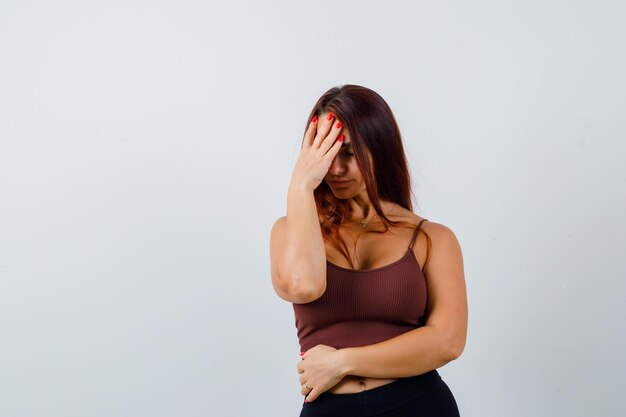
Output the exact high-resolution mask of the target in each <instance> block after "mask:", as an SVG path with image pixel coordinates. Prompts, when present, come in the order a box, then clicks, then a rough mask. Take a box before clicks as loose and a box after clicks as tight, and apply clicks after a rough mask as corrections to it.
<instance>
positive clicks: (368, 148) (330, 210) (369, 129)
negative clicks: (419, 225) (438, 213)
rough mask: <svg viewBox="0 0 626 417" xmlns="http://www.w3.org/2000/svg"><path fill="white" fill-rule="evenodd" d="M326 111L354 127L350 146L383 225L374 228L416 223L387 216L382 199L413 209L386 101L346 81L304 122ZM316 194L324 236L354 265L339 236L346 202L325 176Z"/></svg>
mask: <svg viewBox="0 0 626 417" xmlns="http://www.w3.org/2000/svg"><path fill="white" fill-rule="evenodd" d="M325 112H332V113H333V114H334V115H335V117H336V118H337V119H338V120H339V121H341V123H342V124H343V125H344V127H345V128H346V129H347V130H348V131H349V132H350V135H351V136H350V137H351V142H352V150H353V151H354V156H355V158H356V161H357V166H358V167H359V170H360V171H361V175H362V176H363V180H364V182H365V186H366V190H367V195H368V197H369V199H370V201H371V202H372V205H373V207H374V210H375V211H376V214H377V215H378V217H379V218H380V220H381V221H382V223H383V225H384V226H385V230H384V231H382V232H373V233H385V232H386V231H387V230H389V226H390V225H394V226H400V227H411V228H414V227H415V225H414V224H412V223H409V222H405V221H394V220H391V219H389V218H387V217H386V216H385V214H384V213H383V210H382V208H381V206H380V199H383V200H386V201H391V202H393V203H396V204H397V205H399V206H402V207H404V208H405V209H407V210H410V211H412V210H413V205H412V202H411V196H412V191H411V177H410V175H409V169H408V164H407V160H406V156H405V153H404V147H403V146H402V137H401V135H400V129H399V128H398V124H397V122H396V119H395V117H394V116H393V113H392V112H391V108H389V105H388V104H387V102H385V100H384V99H383V98H382V97H381V96H380V95H379V94H378V93H376V92H375V91H372V90H370V89H369V88H365V87H362V86H359V85H351V84H347V85H343V86H339V87H333V88H331V89H330V90H328V91H327V92H326V93H324V94H323V95H322V96H321V97H320V99H319V100H318V101H317V103H316V104H315V106H314V107H313V110H312V111H311V114H310V115H309V119H308V120H307V124H306V126H307V127H308V126H309V123H310V122H311V120H312V119H313V116H318V117H319V116H320V115H321V114H322V113H325ZM370 158H371V159H370ZM313 195H314V197H315V204H316V206H317V212H318V215H319V219H320V226H321V228H322V236H323V238H324V239H325V240H328V241H330V242H331V244H332V245H333V246H334V247H335V248H337V250H339V251H340V252H341V253H342V254H343V255H344V256H345V257H346V259H348V262H349V263H350V265H351V267H354V264H353V262H352V259H350V256H349V254H348V251H347V247H346V244H345V242H344V241H343V239H341V237H340V236H339V227H340V226H341V224H342V223H343V221H344V220H345V218H346V216H347V215H348V213H349V206H348V203H347V201H345V200H341V199H338V198H336V197H335V196H334V194H333V192H332V191H331V189H330V187H329V186H328V184H327V183H326V182H325V181H322V182H321V183H320V185H319V186H318V187H317V188H316V189H315V191H314V193H313ZM426 237H427V240H428V246H430V238H429V237H428V235H427V234H426ZM427 252H428V251H427ZM427 260H428V253H427Z"/></svg>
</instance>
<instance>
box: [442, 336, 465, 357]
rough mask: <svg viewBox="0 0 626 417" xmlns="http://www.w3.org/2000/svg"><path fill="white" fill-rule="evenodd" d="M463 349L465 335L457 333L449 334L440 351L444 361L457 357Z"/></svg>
mask: <svg viewBox="0 0 626 417" xmlns="http://www.w3.org/2000/svg"><path fill="white" fill-rule="evenodd" d="M463 350H465V337H461V336H459V335H456V336H454V335H453V336H450V337H448V338H447V340H446V342H445V343H444V348H443V349H442V353H443V356H444V360H445V362H446V363H448V362H452V361H453V360H456V359H458V358H459V357H460V356H461V354H462V353H463Z"/></svg>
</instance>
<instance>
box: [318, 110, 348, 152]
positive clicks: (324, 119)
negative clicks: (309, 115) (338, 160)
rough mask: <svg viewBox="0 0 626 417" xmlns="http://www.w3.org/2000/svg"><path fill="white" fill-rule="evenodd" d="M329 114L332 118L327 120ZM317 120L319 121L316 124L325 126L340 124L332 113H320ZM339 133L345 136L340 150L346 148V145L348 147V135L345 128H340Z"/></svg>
mask: <svg viewBox="0 0 626 417" xmlns="http://www.w3.org/2000/svg"><path fill="white" fill-rule="evenodd" d="M331 114H332V117H331V118H330V119H329V118H328V116H329V115H331ZM318 120H319V122H318V123H321V124H324V123H325V124H333V125H334V124H337V123H338V122H341V121H340V120H339V119H338V118H337V116H336V115H335V114H334V113H333V112H331V111H325V112H323V113H321V114H320V115H319V116H318ZM318 126H319V125H318ZM341 133H342V134H343V135H344V136H345V139H344V141H343V144H342V146H341V147H342V148H346V147H347V146H348V145H350V133H349V132H348V130H347V129H346V128H345V127H343V128H342V130H341Z"/></svg>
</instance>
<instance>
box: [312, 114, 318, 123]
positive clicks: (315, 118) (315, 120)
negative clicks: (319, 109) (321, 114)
mask: <svg viewBox="0 0 626 417" xmlns="http://www.w3.org/2000/svg"><path fill="white" fill-rule="evenodd" d="M315 122H317V114H316V115H315V116H313V120H311V123H315Z"/></svg>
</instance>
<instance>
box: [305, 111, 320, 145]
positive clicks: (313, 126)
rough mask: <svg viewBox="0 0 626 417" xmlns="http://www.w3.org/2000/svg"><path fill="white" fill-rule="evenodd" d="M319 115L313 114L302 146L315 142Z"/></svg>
mask: <svg viewBox="0 0 626 417" xmlns="http://www.w3.org/2000/svg"><path fill="white" fill-rule="evenodd" d="M317 122H318V120H317V115H315V116H313V119H311V122H310V123H309V127H308V128H307V129H306V132H305V133H304V140H303V141H302V147H303V148H305V147H309V148H310V147H311V145H312V144H313V140H314V139H315V132H316V131H317Z"/></svg>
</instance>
